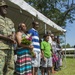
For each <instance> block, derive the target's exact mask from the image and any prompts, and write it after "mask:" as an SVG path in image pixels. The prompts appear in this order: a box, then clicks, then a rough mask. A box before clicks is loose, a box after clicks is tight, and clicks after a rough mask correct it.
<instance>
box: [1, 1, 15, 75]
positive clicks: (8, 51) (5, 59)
mask: <svg viewBox="0 0 75 75" xmlns="http://www.w3.org/2000/svg"><path fill="white" fill-rule="evenodd" d="M7 7H8V6H7V5H6V3H5V2H4V1H0V75H13V73H14V51H13V46H12V44H13V43H14V42H15V41H14V40H13V39H12V38H11V37H10V36H12V29H13V28H14V23H13V22H12V21H11V20H10V19H9V18H7V17H5V15H6V9H7Z"/></svg>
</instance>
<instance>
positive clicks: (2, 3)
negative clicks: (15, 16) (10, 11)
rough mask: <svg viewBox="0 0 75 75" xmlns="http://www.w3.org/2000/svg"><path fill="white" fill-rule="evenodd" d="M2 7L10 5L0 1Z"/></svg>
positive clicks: (2, 0)
mask: <svg viewBox="0 0 75 75" xmlns="http://www.w3.org/2000/svg"><path fill="white" fill-rule="evenodd" d="M1 6H6V7H8V5H7V4H6V2H5V1H4V0H0V7H1Z"/></svg>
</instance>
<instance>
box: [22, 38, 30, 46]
mask: <svg viewBox="0 0 75 75" xmlns="http://www.w3.org/2000/svg"><path fill="white" fill-rule="evenodd" d="M21 43H22V44H25V45H30V44H31V41H30V40H27V39H26V38H24V37H23V39H22V41H21Z"/></svg>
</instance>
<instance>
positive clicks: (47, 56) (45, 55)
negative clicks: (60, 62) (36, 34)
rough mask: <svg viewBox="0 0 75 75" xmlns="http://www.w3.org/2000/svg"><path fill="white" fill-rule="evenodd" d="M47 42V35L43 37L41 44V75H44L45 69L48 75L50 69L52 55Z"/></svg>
mask: <svg viewBox="0 0 75 75" xmlns="http://www.w3.org/2000/svg"><path fill="white" fill-rule="evenodd" d="M48 41H49V35H48V34H45V35H44V41H42V42H41V53H42V61H41V63H42V64H41V66H42V75H45V69H47V75H50V74H51V72H50V69H51V68H52V57H51V55H52V53H51V46H50V43H49V42H48Z"/></svg>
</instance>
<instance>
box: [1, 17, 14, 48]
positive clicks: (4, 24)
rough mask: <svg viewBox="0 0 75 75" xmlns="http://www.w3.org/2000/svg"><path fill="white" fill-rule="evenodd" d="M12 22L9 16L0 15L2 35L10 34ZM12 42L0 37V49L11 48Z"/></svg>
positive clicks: (12, 26)
mask: <svg viewBox="0 0 75 75" xmlns="http://www.w3.org/2000/svg"><path fill="white" fill-rule="evenodd" d="M13 28H14V23H13V22H12V21H11V20H10V19H9V18H6V17H5V18H3V17H2V16H0V34H2V35H4V36H9V35H12V30H13ZM11 47H12V44H11V43H10V42H9V41H5V40H1V39H0V49H11Z"/></svg>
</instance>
